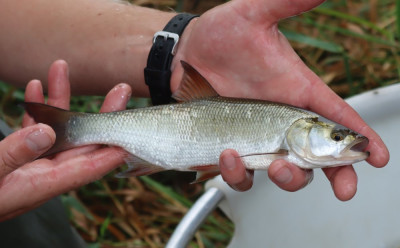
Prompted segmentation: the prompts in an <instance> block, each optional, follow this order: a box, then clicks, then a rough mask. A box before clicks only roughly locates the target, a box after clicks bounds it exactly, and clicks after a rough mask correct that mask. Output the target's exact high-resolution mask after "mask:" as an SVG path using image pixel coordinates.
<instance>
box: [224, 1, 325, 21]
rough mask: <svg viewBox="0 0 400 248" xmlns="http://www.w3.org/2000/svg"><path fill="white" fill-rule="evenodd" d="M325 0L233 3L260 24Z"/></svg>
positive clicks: (296, 12)
mask: <svg viewBox="0 0 400 248" xmlns="http://www.w3.org/2000/svg"><path fill="white" fill-rule="evenodd" d="M323 2H324V0H253V1H250V0H237V1H233V2H232V4H234V8H235V9H236V10H237V11H238V12H239V14H242V15H243V16H245V17H246V19H249V20H252V21H255V22H257V23H259V24H271V23H276V22H278V21H279V20H280V19H283V18H288V17H291V16H295V15H299V14H301V13H303V12H305V11H308V10H311V9H313V8H315V7H317V6H318V5H320V4H321V3H323Z"/></svg>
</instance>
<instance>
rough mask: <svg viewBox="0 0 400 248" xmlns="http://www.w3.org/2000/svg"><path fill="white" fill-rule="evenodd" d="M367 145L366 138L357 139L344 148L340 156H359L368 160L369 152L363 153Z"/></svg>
mask: <svg viewBox="0 0 400 248" xmlns="http://www.w3.org/2000/svg"><path fill="white" fill-rule="evenodd" d="M368 143H369V140H368V138H367V137H364V136H361V137H357V138H356V139H355V140H354V141H353V142H352V143H351V144H350V145H348V146H347V147H346V149H344V150H343V151H342V152H341V154H342V155H345V156H350V157H355V156H361V157H364V158H368V157H369V152H368V151H365V148H367V146H368Z"/></svg>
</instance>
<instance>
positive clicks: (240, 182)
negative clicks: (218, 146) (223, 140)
mask: <svg viewBox="0 0 400 248" xmlns="http://www.w3.org/2000/svg"><path fill="white" fill-rule="evenodd" d="M219 167H220V170H221V176H222V178H223V179H224V181H225V182H226V183H227V184H229V186H231V188H233V189H234V190H237V191H246V190H248V189H250V188H251V187H252V186H253V175H254V172H253V171H249V170H246V168H245V167H244V165H243V163H242V160H241V159H240V156H239V154H238V153H237V152H236V151H235V150H231V149H228V150H225V151H223V152H222V153H221V156H220V159H219Z"/></svg>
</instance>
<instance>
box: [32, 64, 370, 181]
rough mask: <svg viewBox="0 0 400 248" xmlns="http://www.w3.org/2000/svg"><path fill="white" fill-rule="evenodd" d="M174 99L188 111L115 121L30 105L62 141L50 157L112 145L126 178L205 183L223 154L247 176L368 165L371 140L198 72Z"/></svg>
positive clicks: (163, 110)
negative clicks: (189, 177)
mask: <svg viewBox="0 0 400 248" xmlns="http://www.w3.org/2000/svg"><path fill="white" fill-rule="evenodd" d="M182 66H183V67H184V69H185V73H184V76H183V79H182V83H181V87H180V89H179V90H178V91H177V93H176V94H174V95H173V97H174V98H175V99H176V100H178V101H179V102H181V103H177V104H169V105H162V106H154V107H148V108H140V109H133V110H125V111H119V112H111V113H100V114H88V113H74V112H69V111H66V110H62V109H58V108H55V107H51V106H48V105H44V104H39V103H25V108H26V110H27V112H28V113H29V114H30V115H31V116H33V117H34V119H35V120H36V121H37V122H42V123H46V124H49V125H50V126H52V127H53V128H54V130H55V131H56V133H57V140H56V144H55V145H54V147H53V148H52V149H51V150H50V151H48V152H47V153H46V154H45V155H48V154H52V153H55V152H59V151H62V150H66V149H70V148H73V147H77V146H83V145H88V144H108V145H114V146H119V147H122V148H123V149H125V150H126V151H127V152H128V153H129V155H128V156H127V159H126V162H127V163H128V164H129V168H128V170H127V171H125V172H122V173H120V174H119V176H121V177H125V176H141V175H148V174H152V173H155V172H159V171H163V170H179V171H197V172H198V175H197V180H196V181H201V180H205V179H208V178H210V177H213V176H215V175H217V174H219V168H218V160H219V156H220V154H221V152H222V151H223V150H225V149H228V148H231V149H235V150H237V151H238V153H239V154H240V156H241V159H242V161H243V162H244V164H245V166H246V168H248V169H251V170H259V169H261V170H265V169H267V168H268V166H269V165H270V163H271V162H272V161H273V160H275V159H278V158H280V159H285V160H287V161H289V162H292V163H295V164H297V165H298V166H300V167H302V168H306V169H313V168H324V167H334V166H342V165H348V164H352V163H355V162H359V161H361V160H364V159H366V158H367V157H368V156H369V153H368V152H364V151H363V150H364V149H365V148H366V147H367V145H368V139H367V138H366V137H364V136H361V135H359V134H357V133H355V132H353V131H351V130H349V129H347V128H344V127H342V126H340V125H337V124H335V123H331V122H323V121H319V120H318V118H319V116H318V115H317V114H315V113H311V112H308V111H305V110H302V109H299V108H295V107H292V106H288V105H284V104H279V103H273V102H267V101H260V100H250V99H236V98H226V97H221V96H219V95H218V94H217V93H216V92H215V90H214V89H213V88H212V87H211V86H210V84H209V83H208V82H207V80H206V79H204V78H203V77H202V76H201V75H200V74H199V73H198V72H197V71H196V70H195V69H194V68H193V67H191V66H190V65H189V64H187V63H185V62H182Z"/></svg>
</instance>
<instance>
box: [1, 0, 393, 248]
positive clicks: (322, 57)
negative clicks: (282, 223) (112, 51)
mask: <svg viewBox="0 0 400 248" xmlns="http://www.w3.org/2000/svg"><path fill="white" fill-rule="evenodd" d="M132 2H133V3H137V4H140V5H143V6H149V7H155V8H159V9H164V10H167V9H170V8H174V9H177V10H178V11H181V10H183V11H187V12H195V13H202V12H203V11H205V10H207V9H208V8H211V7H213V6H214V5H217V4H221V3H223V2H224V1H223V0H220V1H218V0H204V1H183V0H137V1H132ZM193 7H194V9H193ZM280 29H281V31H282V32H283V34H285V35H286V37H287V38H288V39H289V41H290V42H291V44H292V46H293V47H294V49H295V50H296V51H297V53H298V54H299V56H300V57H301V58H302V59H303V60H304V61H305V63H306V64H307V65H308V66H309V67H310V68H311V69H312V70H313V71H314V72H316V73H317V74H318V75H319V76H320V77H321V78H322V79H323V80H324V81H325V82H326V83H327V84H328V85H329V86H330V87H331V88H332V89H333V90H334V91H335V92H337V93H338V94H339V95H340V96H342V97H349V96H351V95H354V94H359V93H361V92H364V91H366V90H370V89H374V88H377V87H381V86H386V85H390V84H393V83H396V82H398V80H399V75H400V62H399V42H398V41H399V39H400V0H396V1H389V0H380V1H377V0H358V1H344V0H335V1H327V2H326V3H324V4H323V5H322V6H320V7H318V8H317V9H315V10H313V11H310V12H307V13H304V14H303V15H301V16H298V17H294V18H290V19H288V20H285V21H283V22H281V23H280ZM23 94H24V93H23V91H22V90H18V89H15V88H14V87H12V86H10V85H8V84H6V83H0V97H1V102H0V107H1V108H0V117H1V118H2V119H4V120H6V122H7V123H9V124H10V125H11V126H13V127H18V126H19V123H20V121H21V115H22V110H20V109H18V108H16V107H15V105H16V104H17V103H18V102H22V101H23ZM102 99H103V98H102V97H74V98H73V99H72V102H71V104H72V105H71V107H72V109H73V110H76V111H84V112H96V111H98V109H99V106H100V104H101V102H102ZM147 104H148V99H134V100H132V101H130V103H129V106H128V107H130V108H133V107H138V106H145V105H147ZM191 177H192V175H187V174H186V173H176V172H169V173H161V174H157V175H155V176H151V177H139V178H129V179H124V180H118V179H116V178H114V177H113V176H112V175H109V176H106V177H105V178H103V179H101V180H99V181H96V182H94V183H92V184H89V185H87V186H84V187H82V188H80V189H78V190H76V191H72V192H69V193H68V194H65V195H64V196H63V198H62V199H63V202H64V204H65V206H66V207H67V209H68V211H69V214H70V217H71V222H72V223H73V225H74V226H75V227H77V229H78V230H79V232H80V234H81V235H82V237H84V239H85V240H86V241H87V242H88V243H90V244H91V247H104V248H106V247H163V246H164V245H165V243H166V242H167V241H168V238H169V237H170V235H171V233H172V232H173V230H174V229H175V227H176V225H177V224H178V223H179V221H180V220H181V218H182V217H183V215H184V214H185V213H186V212H187V210H188V209H189V208H190V206H191V205H192V204H193V202H194V201H195V200H196V199H197V198H198V197H199V196H200V195H201V193H202V192H203V187H202V185H201V184H195V185H191V184H188V182H189V181H190V180H191ZM233 229H234V227H233V224H232V223H231V222H230V221H229V220H228V219H227V218H226V217H225V216H224V215H223V214H222V213H221V212H219V211H215V212H214V213H213V214H212V216H210V217H209V218H208V220H207V221H206V222H205V223H204V224H203V225H202V227H201V229H200V230H199V231H198V232H197V234H196V235H195V237H194V238H193V240H192V242H191V243H190V247H225V246H226V245H227V244H228V242H229V240H230V238H231V236H232V233H233Z"/></svg>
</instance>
